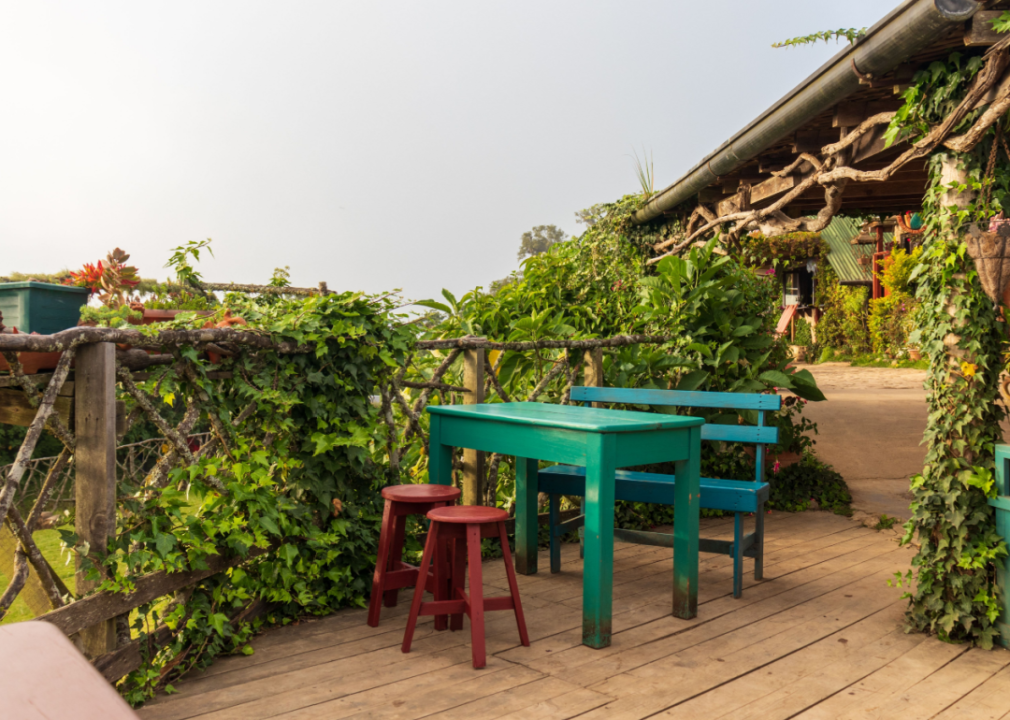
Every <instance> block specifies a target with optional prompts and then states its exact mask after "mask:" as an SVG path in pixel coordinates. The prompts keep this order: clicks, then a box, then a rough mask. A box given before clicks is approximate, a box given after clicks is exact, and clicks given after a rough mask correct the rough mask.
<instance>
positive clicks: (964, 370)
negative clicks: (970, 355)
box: [961, 362, 978, 378]
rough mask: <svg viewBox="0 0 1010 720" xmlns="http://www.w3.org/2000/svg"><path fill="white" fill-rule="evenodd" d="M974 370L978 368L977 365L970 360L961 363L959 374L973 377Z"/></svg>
mask: <svg viewBox="0 0 1010 720" xmlns="http://www.w3.org/2000/svg"><path fill="white" fill-rule="evenodd" d="M976 370H978V365H974V364H972V363H970V362H962V363H961V374H962V375H964V376H965V377H966V378H970V377H974V376H975V371H976Z"/></svg>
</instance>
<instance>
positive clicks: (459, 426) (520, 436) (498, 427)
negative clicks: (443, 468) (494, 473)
mask: <svg viewBox="0 0 1010 720" xmlns="http://www.w3.org/2000/svg"><path fill="white" fill-rule="evenodd" d="M455 407H460V406H458V405H457V406H455ZM432 417H433V418H434V417H440V418H441V427H442V429H441V438H442V443H444V444H446V445H452V446H453V447H461V448H472V449H474V450H483V451H485V452H497V453H500V454H501V455H512V456H518V457H536V458H538V459H541V460H547V461H549V462H563V463H570V464H573V465H584V464H585V462H586V440H585V438H586V433H585V432H584V431H578V430H569V429H564V428H561V429H559V428H553V427H547V426H537V425H515V424H512V423H506V422H499V421H498V420H497V419H487V420H483V419H481V418H476V420H477V421H476V422H475V418H473V417H458V416H455V415H441V416H437V415H435V414H432Z"/></svg>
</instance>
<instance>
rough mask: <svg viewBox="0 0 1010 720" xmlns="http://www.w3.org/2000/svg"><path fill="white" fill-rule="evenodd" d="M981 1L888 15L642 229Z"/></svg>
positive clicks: (701, 169)
mask: <svg viewBox="0 0 1010 720" xmlns="http://www.w3.org/2000/svg"><path fill="white" fill-rule="evenodd" d="M982 4H983V3H981V2H977V1H976V0H907V2H905V3H903V4H902V5H899V6H898V7H897V8H895V9H894V10H892V11H891V12H890V13H888V14H887V15H885V16H884V17H883V19H881V20H880V21H879V22H878V23H877V24H876V25H874V26H873V27H872V28H870V29H869V30H867V32H866V35H864V36H863V37H862V38H860V39H859V40H857V41H856V43H855V44H854V45H851V46H849V47H847V48H846V49H844V50H842V51H841V52H840V53H838V54H837V55H835V57H833V58H832V59H831V60H829V61H828V62H827V63H825V64H824V65H822V66H821V67H820V69H818V70H817V71H816V72H815V73H814V74H813V75H811V76H810V77H808V78H807V79H806V80H804V81H803V82H802V83H800V84H799V85H798V86H797V87H796V88H794V89H793V90H792V91H790V92H789V93H788V94H786V96H785V97H783V98H782V99H781V100H779V101H778V102H777V103H776V104H775V105H773V106H772V107H771V108H769V109H768V110H766V111H765V112H764V113H763V114H762V115H760V116H758V117H757V118H756V119H755V120H754V121H752V122H751V123H750V124H749V125H747V127H745V128H744V129H743V130H741V131H740V132H738V133H737V134H736V135H734V136H733V137H732V138H731V139H730V140H727V141H726V142H725V143H723V144H722V145H721V146H719V148H718V149H717V150H716V151H715V152H713V153H712V154H710V155H709V156H708V157H706V158H705V159H704V160H702V161H701V162H700V163H698V164H697V165H695V166H694V168H692V169H691V170H690V171H688V173H687V174H686V175H685V176H684V177H682V178H681V179H680V180H678V181H677V182H675V183H674V184H673V185H670V186H669V187H668V188H666V189H665V190H662V191H661V192H659V193H658V194H657V195H656V196H655V197H654V198H653V199H652V200H650V201H649V202H648V204H646V205H645V207H643V208H642V209H641V210H639V211H638V212H637V213H635V214H634V215H633V216H632V222H634V223H636V224H639V223H644V222H648V221H649V220H652V219H653V218H656V217H659V216H660V215H662V214H663V213H664V212H667V211H668V210H673V209H674V208H675V207H677V206H678V205H680V204H681V203H682V202H684V201H685V200H687V199H689V198H690V197H691V196H693V195H695V194H697V193H698V192H699V191H700V190H701V189H702V188H705V187H708V186H709V185H711V184H712V183H714V182H715V181H716V180H718V179H719V177H720V176H722V175H728V174H729V173H731V172H733V171H734V170H736V169H737V168H738V167H740V165H742V164H743V163H745V162H747V161H748V160H750V159H752V158H754V157H756V156H757V155H758V154H760V153H761V152H763V151H765V150H767V149H768V148H769V147H771V146H772V145H773V144H775V143H776V142H778V141H779V140H781V139H782V138H784V137H786V136H787V135H789V134H790V133H793V132H796V130H798V129H799V128H801V127H802V126H803V125H804V124H806V123H807V122H809V121H810V120H811V119H813V118H814V117H816V116H817V115H819V114H820V113H822V112H824V111H825V110H826V109H828V108H829V107H831V106H833V105H835V104H837V103H838V102H839V101H841V100H844V99H845V98H846V97H848V96H849V95H851V94H852V93H854V92H856V91H857V90H858V89H859V78H857V77H856V74H855V73H854V72H853V71H852V62H853V61H855V65H856V67H857V68H858V69H859V72H861V73H863V74H866V73H872V74H873V75H874V76H880V75H883V74H884V73H886V72H890V71H891V70H893V69H894V68H896V67H897V66H898V65H899V64H901V63H902V62H903V61H904V60H907V59H908V58H909V57H911V56H912V55H914V54H915V53H917V52H920V51H921V50H924V49H925V48H927V47H929V46H930V45H931V44H932V43H933V42H935V41H936V40H938V39H939V38H940V37H942V36H943V35H944V34H945V33H946V32H948V31H949V30H950V29H951V28H953V27H954V26H956V25H960V24H962V23H964V22H965V21H966V20H968V19H970V18H971V16H972V15H974V14H975V12H976V11H977V10H978V9H979V8H980V7H981V6H982Z"/></svg>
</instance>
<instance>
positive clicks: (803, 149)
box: [793, 130, 839, 153]
mask: <svg viewBox="0 0 1010 720" xmlns="http://www.w3.org/2000/svg"><path fill="white" fill-rule="evenodd" d="M838 139H839V138H838V133H825V132H820V131H818V130H797V131H796V136H795V138H794V139H793V152H794V153H819V152H820V151H821V148H822V147H824V146H825V145H830V144H832V143H836V142H838Z"/></svg>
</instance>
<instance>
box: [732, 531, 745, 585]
mask: <svg viewBox="0 0 1010 720" xmlns="http://www.w3.org/2000/svg"><path fill="white" fill-rule="evenodd" d="M742 595H743V513H733V597H735V598H738V597H740V596H742Z"/></svg>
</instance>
